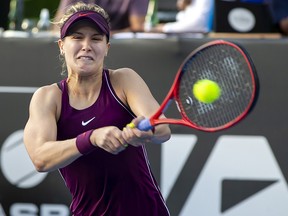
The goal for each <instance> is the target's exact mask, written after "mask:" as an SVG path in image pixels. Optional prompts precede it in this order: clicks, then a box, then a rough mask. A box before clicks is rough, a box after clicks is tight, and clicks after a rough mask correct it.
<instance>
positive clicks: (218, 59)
mask: <svg viewBox="0 0 288 216" xmlns="http://www.w3.org/2000/svg"><path fill="white" fill-rule="evenodd" d="M202 79H208V80H212V81H214V82H216V83H217V84H218V85H219V87H220V89H221V95H220V97H219V98H218V99H217V100H215V101H214V102H212V103H203V102H200V101H198V100H197V99H196V98H195V95H194V94H193V91H192V89H193V85H194V84H195V83H196V82H197V81H199V80H202ZM258 92H259V82H258V78H257V73H256V70H255V67H254V64H253V62H252V59H251V58H250V56H249V54H248V53H247V51H246V50H245V49H244V48H242V47H240V46H239V45H237V44H235V43H232V42H228V41H224V40H214V41H212V42H208V43H206V44H204V45H202V46H200V47H199V48H198V49H196V50H194V51H193V52H192V53H191V54H190V55H189V56H188V57H187V58H186V59H185V60H184V62H183V63H182V65H181V66H180V68H179V70H178V72H177V75H176V77H175V80H174V83H173V85H172V87H171V89H170V91H169V93H168V94H167V96H166V98H165V100H164V101H163V103H162V104H161V105H160V108H159V110H158V111H157V112H156V113H155V114H154V115H153V116H151V117H150V118H146V119H144V120H142V121H141V122H140V123H139V124H138V125H137V128H138V129H140V130H143V131H148V130H150V129H152V128H153V127H154V126H156V125H159V124H179V125H184V126H188V127H191V128H194V129H197V130H202V131H207V132H215V131H219V130H223V129H227V128H229V127H231V126H232V125H234V124H236V123H237V122H239V121H240V120H242V119H243V118H244V117H245V116H247V114H248V113H249V112H250V111H251V110H252V108H253V107H254V105H255V103H256V100H257V96H258ZM171 101H175V102H176V104H177V107H178V110H179V112H180V114H181V115H180V116H181V119H174V118H165V119H164V118H162V119H159V116H160V115H161V114H164V112H165V110H167V108H168V106H169V104H170V102H171Z"/></svg>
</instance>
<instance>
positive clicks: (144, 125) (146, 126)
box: [137, 118, 153, 131]
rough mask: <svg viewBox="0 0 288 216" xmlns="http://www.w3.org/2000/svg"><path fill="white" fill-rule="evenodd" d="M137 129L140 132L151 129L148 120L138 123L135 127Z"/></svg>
mask: <svg viewBox="0 0 288 216" xmlns="http://www.w3.org/2000/svg"><path fill="white" fill-rule="evenodd" d="M137 128H138V129H139V130H141V131H148V130H151V129H152V128H153V126H152V125H151V124H150V120H149V118H146V119H143V120H141V121H140V122H139V124H138V125H137Z"/></svg>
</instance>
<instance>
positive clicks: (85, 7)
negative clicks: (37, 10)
mask: <svg viewBox="0 0 288 216" xmlns="http://www.w3.org/2000/svg"><path fill="white" fill-rule="evenodd" d="M79 11H95V12H97V13H99V14H100V15H101V16H103V18H104V19H105V20H106V22H107V24H108V26H109V27H110V18H109V15H108V13H107V12H106V11H105V10H104V9H103V8H102V7H100V6H99V5H97V4H86V3H84V2H81V1H80V2H77V3H75V4H73V5H70V6H69V7H68V8H67V9H66V11H65V13H64V15H63V16H62V18H61V19H60V20H59V21H56V22H54V24H56V25H57V26H58V27H59V28H60V29H61V27H62V26H63V25H64V23H65V22H66V21H67V20H68V19H69V18H70V17H71V16H72V15H73V14H74V13H77V12H79Z"/></svg>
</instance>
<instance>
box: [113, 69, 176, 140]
mask: <svg viewBox="0 0 288 216" xmlns="http://www.w3.org/2000/svg"><path fill="white" fill-rule="evenodd" d="M113 80H115V82H116V80H117V84H116V86H117V88H116V91H117V89H118V96H119V97H120V98H121V100H122V101H123V102H124V103H126V105H127V106H128V107H130V109H131V110H132V111H133V113H134V114H135V115H136V116H137V118H136V119H134V120H133V123H134V124H135V125H137V124H138V123H139V122H140V120H142V119H143V117H145V118H149V117H150V116H151V115H153V114H154V113H155V111H156V110H157V109H158V108H159V103H158V102H157V100H156V99H155V98H154V97H153V95H152V93H151V91H150V89H149V88H148V86H147V84H146V83H145V81H144V80H143V79H142V78H141V77H140V76H139V75H138V74H137V73H136V72H135V71H134V70H132V69H129V68H122V69H119V70H116V71H115V72H114V78H113V79H112V83H113ZM115 82H114V83H115ZM113 86H114V85H113ZM120 89H121V91H119V90H120ZM161 118H165V116H164V115H162V116H161ZM124 131H125V135H128V136H132V135H134V137H136V138H137V137H139V138H143V139H144V138H146V141H149V140H150V141H151V142H153V143H163V142H165V141H167V140H168V139H169V138H170V136H171V131H170V128H169V126H168V125H166V124H162V125H158V126H156V127H155V128H154V130H153V131H148V132H144V131H140V130H138V129H137V128H133V129H131V128H129V127H126V128H125V130H124Z"/></svg>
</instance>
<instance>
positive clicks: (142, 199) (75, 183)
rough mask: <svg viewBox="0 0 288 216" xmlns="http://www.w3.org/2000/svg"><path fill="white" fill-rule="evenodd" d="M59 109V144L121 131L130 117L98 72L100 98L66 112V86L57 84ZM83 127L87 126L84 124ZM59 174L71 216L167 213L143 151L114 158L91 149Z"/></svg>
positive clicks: (130, 148) (130, 149)
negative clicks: (82, 136) (67, 193)
mask: <svg viewBox="0 0 288 216" xmlns="http://www.w3.org/2000/svg"><path fill="white" fill-rule="evenodd" d="M60 87H61V90H62V109H61V115H60V118H59V121H58V123H57V125H58V134H57V139H58V140H65V139H70V138H74V137H76V136H77V135H79V134H80V133H83V132H85V131H88V130H90V129H93V128H94V129H96V128H100V127H104V126H111V125H114V126H117V127H118V128H120V129H122V128H123V127H124V126H125V125H126V124H127V123H129V122H130V121H131V120H132V119H133V117H134V114H133V113H132V112H131V110H130V109H129V108H128V107H126V106H125V105H124V104H123V103H122V102H121V100H120V99H119V98H118V97H117V95H116V94H115V92H114V90H113V88H112V85H111V83H110V79H109V72H108V70H106V69H105V70H104V71H103V76H102V86H101V90H100V95H99V97H98V99H97V100H96V102H95V103H94V104H93V105H92V106H90V107H88V108H86V109H83V110H77V109H74V108H73V107H71V106H70V104H69V96H68V90H67V84H66V80H62V81H61V82H60ZM87 122H88V124H87ZM60 173H61V175H62V177H63V179H64V181H65V184H66V186H67V187H68V189H69V190H70V193H71V195H72V203H71V206H70V209H71V212H72V214H73V215H74V216H90V215H91V216H92V215H93V216H98V215H99V216H100V215H101V216H102V215H103V216H104V215H105V216H106V215H107V216H108V215H109V216H167V215H169V212H168V209H167V207H166V205H165V202H164V200H163V197H162V195H161V193H160V191H159V188H158V185H157V182H156V181H155V178H154V177H153V174H152V173H151V169H150V166H149V161H148V158H147V153H146V150H145V147H144V146H141V147H133V146H128V147H127V148H126V150H124V151H123V152H121V153H119V154H118V155H113V154H110V153H108V152H106V151H104V150H102V149H100V148H95V150H94V151H92V152H91V153H89V154H88V155H84V156H81V157H80V158H78V159H77V160H75V161H74V162H72V163H71V164H69V165H68V166H66V167H64V168H61V169H60Z"/></svg>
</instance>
